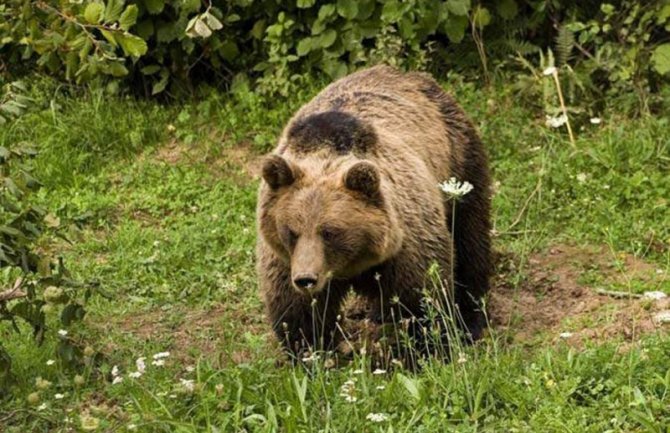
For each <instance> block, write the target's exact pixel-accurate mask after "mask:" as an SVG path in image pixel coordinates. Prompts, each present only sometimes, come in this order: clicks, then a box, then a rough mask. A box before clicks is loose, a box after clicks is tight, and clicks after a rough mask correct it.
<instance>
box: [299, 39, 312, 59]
mask: <svg viewBox="0 0 670 433" xmlns="http://www.w3.org/2000/svg"><path fill="white" fill-rule="evenodd" d="M311 50H312V38H310V37H307V38H303V39H301V40H300V42H298V45H297V46H296V49H295V51H296V53H298V55H299V56H300V57H303V56H306V55H307V54H309V52H310V51H311Z"/></svg>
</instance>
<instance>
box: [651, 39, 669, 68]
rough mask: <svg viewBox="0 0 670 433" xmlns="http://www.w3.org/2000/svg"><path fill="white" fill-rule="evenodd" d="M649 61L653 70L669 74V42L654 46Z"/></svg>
mask: <svg viewBox="0 0 670 433" xmlns="http://www.w3.org/2000/svg"><path fill="white" fill-rule="evenodd" d="M651 63H652V64H653V65H654V70H655V71H656V72H658V73H659V74H661V75H665V74H670V43H665V44H662V45H659V46H657V47H656V48H654V51H653V52H652V54H651Z"/></svg>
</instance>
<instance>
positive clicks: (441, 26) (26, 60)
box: [0, 0, 670, 94]
mask: <svg viewBox="0 0 670 433" xmlns="http://www.w3.org/2000/svg"><path fill="white" fill-rule="evenodd" d="M0 16H2V19H1V20H0V58H1V59H2V60H1V61H0V62H1V63H0V71H4V72H5V73H8V72H11V73H12V74H18V73H20V72H21V70H22V69H24V68H26V69H29V68H32V66H33V64H35V63H36V64H37V65H38V66H39V67H40V68H43V69H45V70H47V71H49V72H50V73H52V74H57V75H59V76H61V77H64V78H66V79H68V80H71V81H75V82H86V81H90V80H93V79H98V78H100V77H112V78H116V77H124V79H125V82H127V83H131V84H132V85H134V86H135V87H136V88H137V89H142V90H143V91H144V92H145V93H146V94H157V93H161V92H165V91H166V90H169V91H170V92H171V93H172V94H177V93H179V92H185V91H186V92H187V91H191V90H192V85H193V83H197V82H203V81H206V82H208V83H215V84H219V85H227V84H230V83H232V82H234V78H235V77H238V78H239V79H243V78H254V79H259V81H260V84H261V89H264V90H268V91H272V92H280V93H284V94H287V93H288V92H289V90H291V89H293V88H295V86H296V85H297V84H299V83H300V80H301V77H302V76H303V75H302V74H303V73H305V72H310V71H321V72H324V73H326V74H328V75H329V76H330V77H333V78H334V77H338V76H341V75H344V74H346V73H347V72H349V71H350V70H352V69H353V68H356V67H357V66H359V65H363V64H368V63H374V62H379V61H386V62H391V63H396V64H401V65H403V66H408V67H427V66H430V67H431V68H433V69H436V70H446V69H447V68H449V69H451V68H466V67H467V68H469V69H470V70H472V69H473V67H476V69H477V70H481V71H482V72H483V74H484V77H485V78H486V79H489V76H490V74H491V71H492V70H493V68H492V66H493V65H492V63H495V64H496V65H497V64H502V63H504V62H506V61H509V58H510V56H513V55H519V56H521V57H523V58H529V56H530V55H531V54H532V53H536V52H541V51H545V50H547V49H549V48H552V47H554V46H555V45H557V46H558V47H557V48H558V51H559V54H560V56H559V61H560V62H562V63H565V64H570V65H572V64H573V63H576V62H577V61H578V60H583V62H582V63H583V64H584V66H585V67H586V68H588V71H587V73H586V74H582V75H581V77H582V81H580V82H579V84H578V85H580V86H583V87H589V86H595V87H598V88H609V87H614V88H618V87H619V86H618V84H619V83H621V82H624V83H625V84H626V85H628V84H631V83H632V84H634V85H635V86H636V87H637V88H638V89H639V88H640V87H649V86H651V87H654V86H656V83H657V82H658V80H659V79H660V78H661V77H667V76H668V74H669V73H670V43H668V40H669V34H670V32H669V31H668V30H669V29H670V24H669V23H670V21H668V18H669V17H670V2H668V1H667V0H655V1H649V2H644V5H642V3H640V2H633V1H629V0H614V1H612V2H611V4H602V5H600V4H599V3H597V2H596V3H595V4H594V3H593V2H577V1H558V0H503V1H493V0H483V1H481V2H479V1H471V0H446V1H440V0H408V1H399V0H362V1H356V0H333V1H329V2H325V1H315V0H290V1H278V0H225V1H222V0H213V1H211V2H210V1H201V0H77V1H65V0H38V1H34V0H8V1H6V2H3V4H2V5H0ZM533 57H534V56H532V57H530V59H531V61H532V62H533V63H536V58H533ZM592 76H595V77H592ZM584 77H587V78H589V80H588V81H587V82H585V81H584V80H583V78H584ZM111 82H112V83H113V84H112V85H111V86H112V89H115V88H116V87H117V85H118V80H111ZM652 90H655V89H652Z"/></svg>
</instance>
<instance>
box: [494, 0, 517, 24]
mask: <svg viewBox="0 0 670 433" xmlns="http://www.w3.org/2000/svg"><path fill="white" fill-rule="evenodd" d="M518 13H519V6H518V5H517V4H516V1H515V0H500V1H499V2H498V14H499V15H500V16H501V17H502V18H503V19H505V20H511V19H512V18H514V17H515V16H516V15H517V14H518Z"/></svg>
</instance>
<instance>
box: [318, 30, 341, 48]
mask: <svg viewBox="0 0 670 433" xmlns="http://www.w3.org/2000/svg"><path fill="white" fill-rule="evenodd" d="M336 38H337V32H336V31H335V30H333V29H328V30H326V31H325V32H323V33H322V34H321V36H319V45H320V46H321V48H328V47H330V46H331V45H333V44H334V43H335V39H336Z"/></svg>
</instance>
